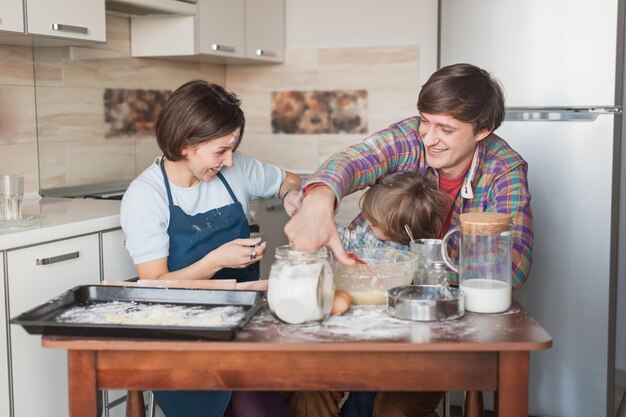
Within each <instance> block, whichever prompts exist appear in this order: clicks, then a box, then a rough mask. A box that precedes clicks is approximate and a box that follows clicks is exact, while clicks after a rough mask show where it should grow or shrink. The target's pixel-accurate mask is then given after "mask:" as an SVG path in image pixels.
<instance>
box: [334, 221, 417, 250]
mask: <svg viewBox="0 0 626 417" xmlns="http://www.w3.org/2000/svg"><path fill="white" fill-rule="evenodd" d="M351 226H352V227H343V226H339V225H337V232H338V233H339V239H340V240H341V244H342V245H343V247H344V249H345V250H347V251H351V250H353V249H358V248H395V249H400V250H409V245H403V244H402V243H399V242H394V241H392V240H380V239H378V238H377V237H376V236H374V233H373V232H372V229H371V228H370V227H369V225H368V224H367V223H365V222H363V223H362V224H356V225H351Z"/></svg>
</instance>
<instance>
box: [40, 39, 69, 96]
mask: <svg viewBox="0 0 626 417" xmlns="http://www.w3.org/2000/svg"><path fill="white" fill-rule="evenodd" d="M69 57H70V52H69V48H67V47H54V48H52V47H51V48H34V49H33V61H34V65H35V81H36V84H37V87H39V86H42V87H43V86H63V63H64V62H65V61H66V60H68V59H69Z"/></svg>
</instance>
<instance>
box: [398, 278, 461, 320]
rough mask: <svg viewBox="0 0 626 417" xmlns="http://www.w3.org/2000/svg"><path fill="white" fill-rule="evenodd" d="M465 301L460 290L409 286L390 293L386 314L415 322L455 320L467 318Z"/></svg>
mask: <svg viewBox="0 0 626 417" xmlns="http://www.w3.org/2000/svg"><path fill="white" fill-rule="evenodd" d="M464 301H465V299H464V296H463V293H462V292H461V290H459V289H458V288H450V287H443V286H441V285H406V286H402V287H394V288H391V289H390V290H388V291H387V314H389V315H390V316H393V317H396V318H399V319H405V320H415V321H437V320H453V319H457V318H459V317H461V316H463V314H465V302H464Z"/></svg>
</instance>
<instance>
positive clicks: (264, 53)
mask: <svg viewBox="0 0 626 417" xmlns="http://www.w3.org/2000/svg"><path fill="white" fill-rule="evenodd" d="M254 53H255V54H256V55H257V56H276V52H274V51H267V50H265V49H257V50H256V51H254Z"/></svg>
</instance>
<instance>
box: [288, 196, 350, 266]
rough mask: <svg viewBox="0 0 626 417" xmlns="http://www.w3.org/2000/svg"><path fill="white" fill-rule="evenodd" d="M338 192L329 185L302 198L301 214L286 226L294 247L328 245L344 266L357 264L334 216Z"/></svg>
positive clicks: (309, 248)
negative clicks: (340, 233)
mask: <svg viewBox="0 0 626 417" xmlns="http://www.w3.org/2000/svg"><path fill="white" fill-rule="evenodd" d="M334 208H335V193H333V191H332V190H331V189H330V188H329V187H327V186H320V187H316V188H314V189H312V190H311V191H309V192H308V193H307V195H306V198H305V199H304V200H303V201H302V205H301V207H300V209H299V210H298V212H297V214H296V215H294V216H293V217H292V218H291V220H289V222H288V223H287V224H286V225H285V234H286V235H287V238H288V239H289V244H290V245H291V247H292V249H295V250H300V251H305V252H313V251H315V250H317V249H318V248H320V247H321V246H326V247H328V248H329V249H330V250H332V251H333V253H334V254H335V258H336V259H337V260H338V261H339V262H341V263H342V264H344V265H354V260H353V259H350V258H348V255H347V254H346V251H345V249H344V248H343V246H342V245H341V241H340V240H339V234H338V233H337V226H336V225H335V218H334Z"/></svg>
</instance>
